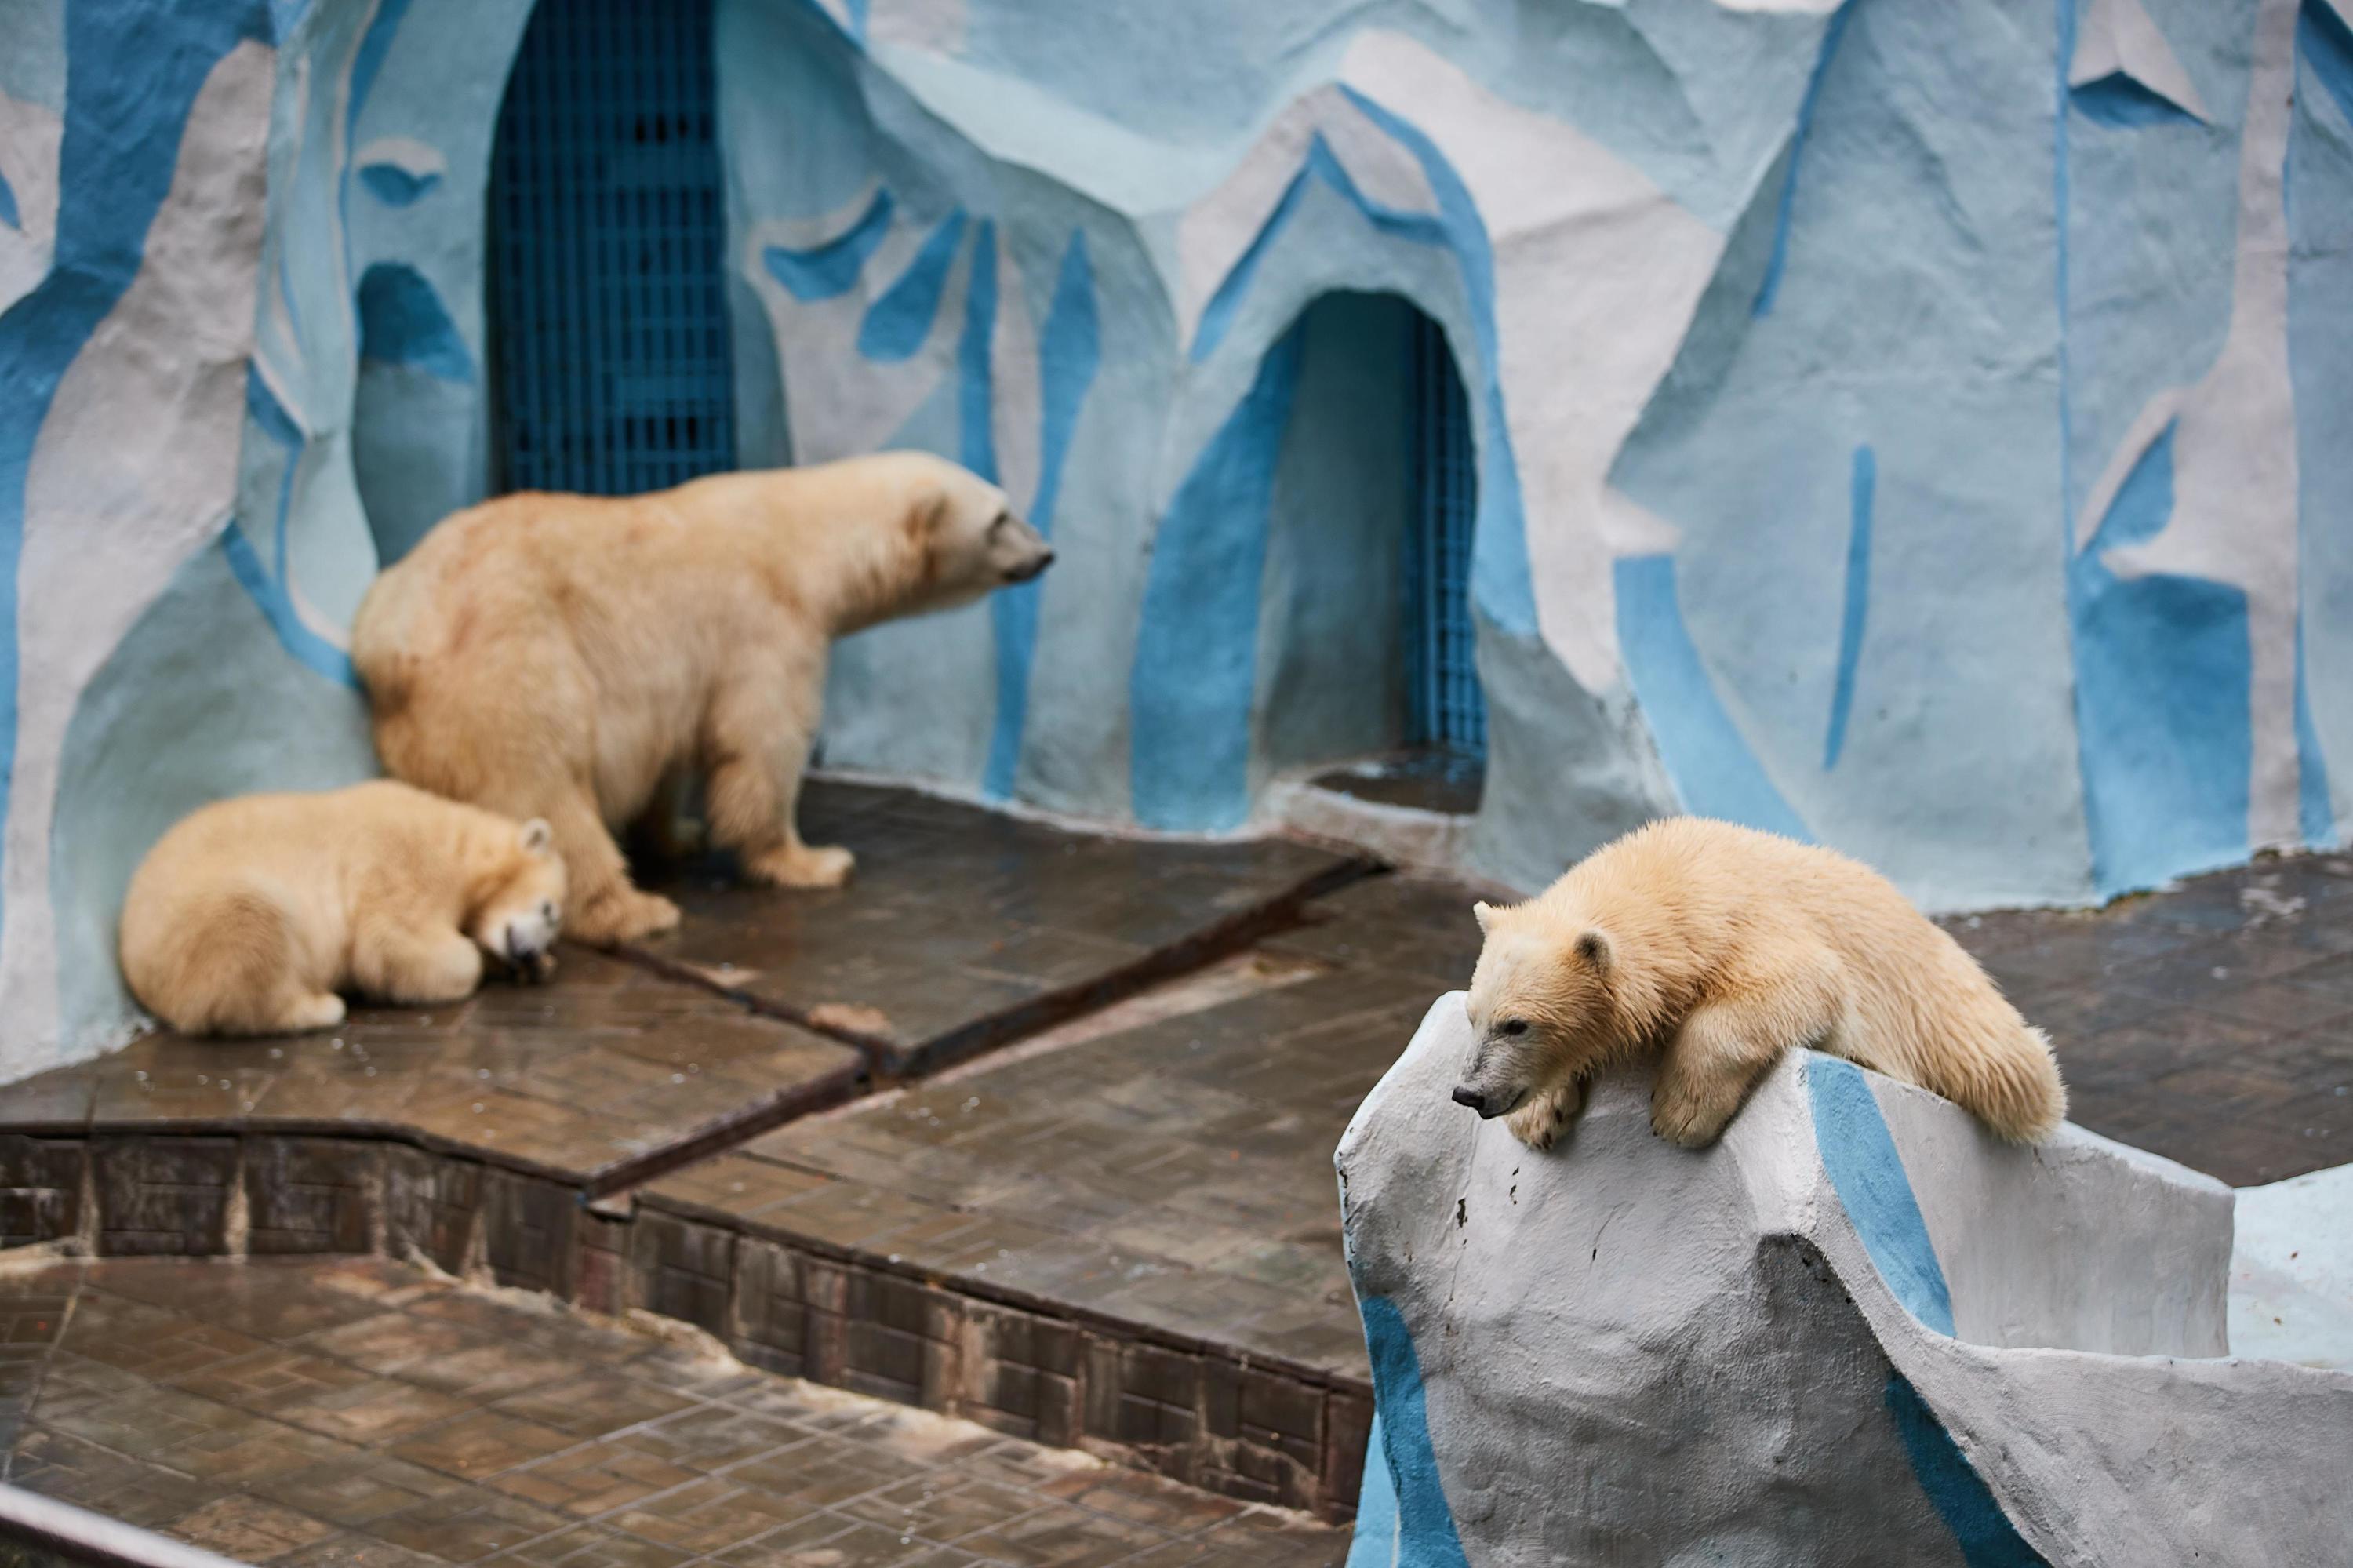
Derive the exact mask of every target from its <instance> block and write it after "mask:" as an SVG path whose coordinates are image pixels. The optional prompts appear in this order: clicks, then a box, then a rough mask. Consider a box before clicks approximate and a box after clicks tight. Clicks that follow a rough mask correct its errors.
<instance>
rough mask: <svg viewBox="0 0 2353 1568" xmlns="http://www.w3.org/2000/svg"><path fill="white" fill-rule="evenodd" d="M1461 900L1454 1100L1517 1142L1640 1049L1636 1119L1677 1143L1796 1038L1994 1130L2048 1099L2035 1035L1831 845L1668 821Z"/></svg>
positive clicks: (1555, 1120) (1736, 1103)
mask: <svg viewBox="0 0 2353 1568" xmlns="http://www.w3.org/2000/svg"><path fill="white" fill-rule="evenodd" d="M1477 914H1478V916H1479V923H1480V925H1481V927H1482V928H1483V929H1484V930H1485V932H1486V941H1485V944H1484V946H1483V948H1482V950H1481V952H1480V955H1479V963H1478V967H1477V969H1475V970H1474V971H1473V973H1472V980H1471V991H1470V996H1469V1000H1468V1002H1467V1005H1468V1007H1469V1010H1470V1014H1471V1025H1472V1030H1473V1031H1474V1032H1475V1033H1476V1036H1477V1039H1478V1045H1477V1047H1476V1049H1475V1052H1474V1054H1473V1057H1472V1061H1471V1063H1470V1064H1469V1066H1468V1069H1467V1071H1466V1072H1465V1074H1464V1076H1463V1079H1462V1082H1461V1086H1459V1087H1458V1088H1456V1089H1455V1091H1454V1098H1455V1099H1456V1100H1457V1101H1459V1102H1461V1104H1463V1105H1465V1106H1468V1107H1471V1108H1472V1110H1475V1111H1477V1112H1478V1113H1479V1114H1480V1116H1482V1117H1497V1116H1501V1117H1506V1118H1509V1121H1508V1125H1509V1126H1510V1128H1511V1129H1512V1131H1513V1133H1514V1134H1515V1135H1516V1136H1517V1137H1518V1138H1519V1139H1520V1140H1521V1141H1522V1142H1525V1143H1527V1144H1529V1145H1531V1146H1533V1147H1535V1148H1536V1149H1546V1148H1549V1147H1550V1146H1551V1144H1552V1142H1553V1140H1554V1139H1556V1138H1557V1137H1558V1136H1559V1135H1560V1132H1561V1130H1562V1129H1563V1128H1566V1127H1567V1125H1568V1122H1569V1120H1570V1118H1573V1117H1575V1116H1576V1115H1577V1111H1578V1110H1579V1109H1580V1108H1581V1107H1583V1105H1584V1102H1585V1086H1586V1083H1587V1080H1588V1079H1589V1078H1590V1077H1591V1076H1592V1075H1593V1074H1594V1073H1596V1072H1597V1071H1599V1070H1600V1069H1602V1068H1605V1067H1609V1066H1613V1065H1618V1064H1620V1063H1624V1062H1630V1061H1637V1060H1641V1059H1643V1058H1645V1057H1648V1056H1651V1055H1655V1056H1656V1057H1657V1060H1658V1078H1657V1083H1656V1085H1655V1086H1654V1088H1653V1089H1652V1091H1651V1129H1652V1130H1653V1131H1655V1132H1656V1133H1658V1134H1659V1136H1661V1137H1662V1138H1667V1139H1672V1140H1674V1141H1675V1142H1677V1143H1680V1144H1683V1145H1685V1146H1686V1147H1691V1148H1696V1147H1698V1146H1700V1145H1703V1144H1705V1143H1709V1142H1711V1141H1713V1140H1714V1139H1715V1137H1716V1136H1717V1135H1718V1134H1719V1133H1721V1132H1722V1131H1723V1130H1724V1128H1725V1124H1726V1123H1728V1122H1730V1121H1731V1119H1732V1118H1733V1115H1734V1113H1735V1112H1736V1111H1737V1110H1739V1108H1740V1106H1741V1102H1742V1101H1743V1100H1744V1099H1746V1097H1747V1095H1748V1091H1749V1089H1750V1088H1751V1087H1753V1086H1755V1084H1756V1083H1757V1079H1758V1077H1759V1076H1761V1075H1763V1073H1764V1071H1765V1069H1766V1068H1767V1067H1768V1066H1770V1065H1772V1064H1773V1062H1774V1061H1775V1060H1776V1059H1778V1057H1779V1056H1780V1054H1782V1053H1783V1052H1785V1051H1789V1050H1795V1049H1799V1048H1804V1047H1810V1048H1812V1049H1814V1050H1818V1051H1826V1052H1829V1053H1830V1054H1832V1055H1837V1056H1843V1057H1845V1058H1846V1059H1847V1060H1849V1061H1851V1062H1854V1063H1857V1064H1859V1065H1862V1066H1865V1067H1869V1068H1871V1069H1872V1070H1873V1071H1874V1072H1879V1073H1884V1074H1886V1075H1888V1076H1890V1077H1894V1078H1900V1079H1902V1080H1903V1081H1904V1082H1905V1083H1907V1084H1915V1085H1917V1086H1920V1087H1922V1088H1924V1089H1927V1090H1930V1091H1931V1092H1933V1093H1936V1094H1939V1095H1942V1096H1944V1097H1946V1098H1947V1099H1948V1100H1951V1101H1953V1102H1954V1103H1955V1104H1957V1105H1959V1106H1960V1107H1962V1108H1964V1109H1966V1110H1968V1111H1969V1112H1971V1113H1973V1114H1974V1115H1975V1116H1977V1117H1978V1119H1979V1120H1981V1121H1983V1122H1984V1123H1985V1124H1986V1125H1987V1126H1988V1127H1989V1128H1992V1129H1993V1130H1994V1131H1995V1132H1996V1133H1999V1134H2000V1136H2002V1137H2003V1138H2006V1139H2012V1140H2015V1141H2020V1142H2027V1141H2033V1140H2037V1139H2043V1138H2047V1137H2048V1136H2050V1134H2052V1132H2054V1131H2056V1130H2057V1128H2058V1127H2059V1124H2060V1122H2061V1121H2062V1120H2063V1119H2064V1118H2065V1117H2066V1115H2067V1091H2066V1089H2065V1087H2064V1086H2063V1085H2062V1084H2061V1083H2060V1081H2059V1065H2058V1063H2057V1062H2056V1061H2054V1060H2053V1059H2052V1054H2051V1044H2050V1042H2049V1041H2048V1040H2046V1039H2045V1038H2044V1037H2043V1035H2042V1032H2041V1031H2040V1030H2036V1029H2030V1028H2028V1027H2027V1025H2026V1022H2025V1021H2024V1020H2022V1019H2021V1018H2020V1017H2019V1015H2018V1012H2017V1010H2016V1009H2015V1008H2013V1007H2011V1006H2010V1003H2009V1002H2007V1001H2004V1000H2003V999H2002V995H2001V993H2000V991H1997V990H1995V989H1994V985H1993V982H1992V981H1991V980H1988V979H1987V978H1986V975H1985V971H1984V970H1982V969H1979V968H1978V965H1977V961H1976V960H1975V959H1971V958H1970V957H1969V955H1968V953H1966V952H1964V951H1962V949H1961V947H1960V944H1958V943H1957V942H1956V941H1954V940H1953V939H1952V938H1950V937H1948V936H1947V935H1946V934H1945V933H1944V932H1943V931H1941V930H1939V929H1938V928H1937V927H1936V926H1934V925H1933V924H1931V923H1930V922H1929V921H1928V920H1927V919H1926V917H1924V916H1922V915H1921V914H1920V912H1919V911H1918V910H1916V909H1915V908H1913V907H1912V906H1911V905H1910V904H1909V903H1908V902H1906V901H1905V897H1904V895H1902V894H1900V893H1898V892H1897V891H1896V890H1895V888H1894V886H1893V885H1891V884H1890V883H1889V882H1888V881H1887V879H1886V878H1884V877H1883V876H1881V875H1880V874H1878V873H1877V872H1874V871H1873V870H1871V869H1870V868H1869V867H1868V866H1864V865H1862V864H1859V863H1856V862H1854V861H1852V860H1849V859H1847V858H1846V857H1845V856H1843V855H1841V854H1837V853H1832V852H1831V851H1830V850H1826V849H1818V848H1815V847H1812V846H1810V845H1807V844H1800V843H1796V842H1791V841H1790V840H1788V839H1783V838H1777V837H1775V836H1774V835H1772V834H1770V833H1763V832H1756V831H1754V830H1752V829H1748V828H1742V827H1736V826H1734V825H1732V824H1731V823H1729V822H1718V821H1707V820H1705V819H1703V818H1697V817H1678V818H1670V819H1668V820H1666V821H1657V822H1652V823H1651V824H1650V825H1649V826H1648V827H1644V828H1641V829H1639V830H1638V831H1636V832H1631V833H1629V834H1627V835H1626V836H1625V837H1624V838H1621V839H1619V840H1617V841H1616V842H1613V843H1609V844H1606V845H1604V846H1603V847H1602V848H1600V849H1599V850H1597V851H1595V852H1594V853H1592V854H1591V855H1589V856H1588V857H1587V858H1586V859H1585V860H1583V861H1581V862H1579V863H1577V865H1575V866H1572V867H1571V868H1570V869H1569V871H1568V873H1567V874H1566V875H1564V876H1563V877H1562V878H1561V879H1560V880H1559V881H1558V882H1556V883H1554V884H1553V885H1552V886H1551V887H1550V888H1548V889H1546V891H1545V892H1544V893H1543V894H1542V895H1539V896H1538V897H1536V898H1535V899H1533V900H1531V901H1529V902H1528V903H1525V904H1520V905H1515V906H1510V907H1507V908H1492V907H1490V906H1487V905H1484V904H1482V905H1480V906H1478V907H1477Z"/></svg>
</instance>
